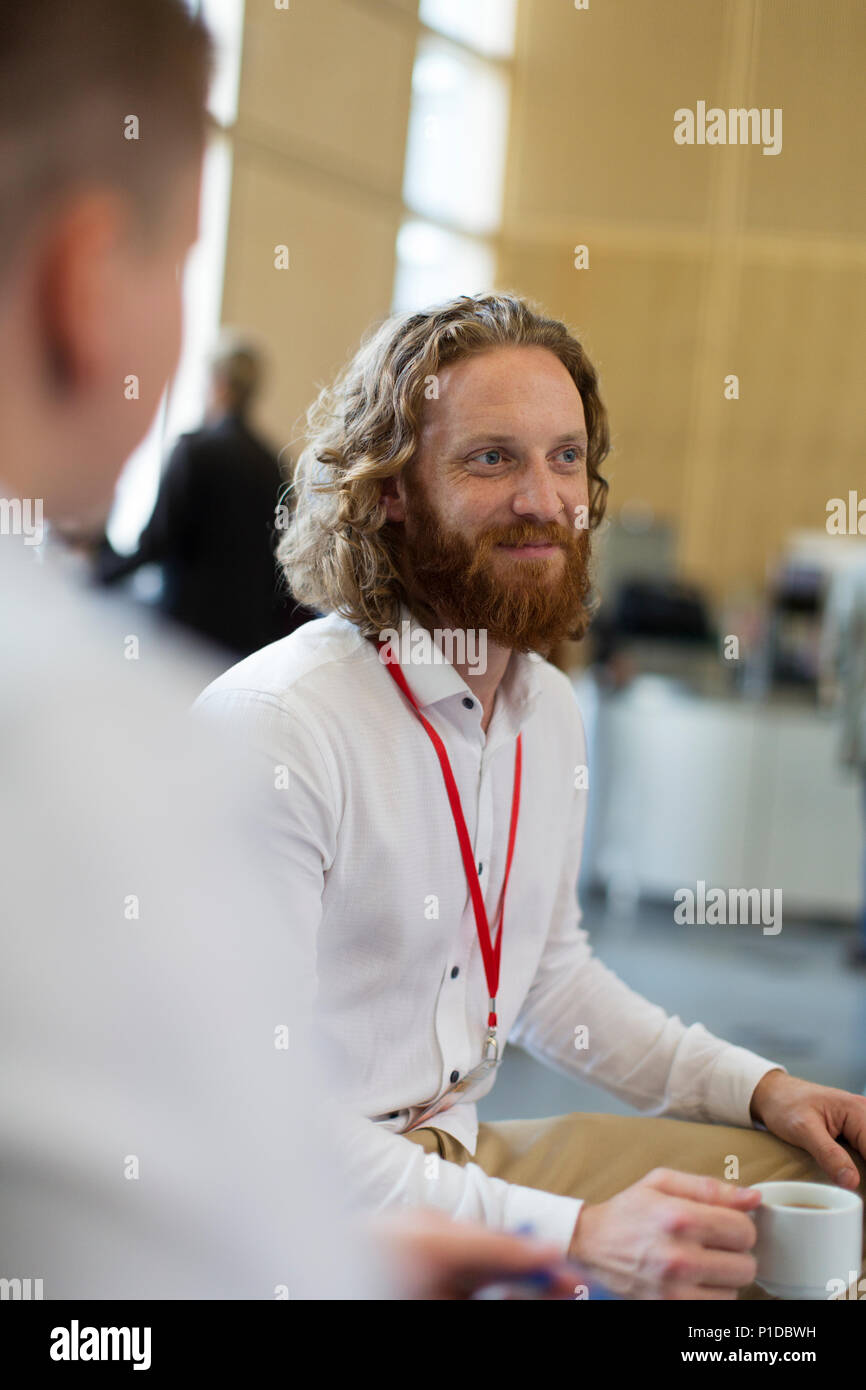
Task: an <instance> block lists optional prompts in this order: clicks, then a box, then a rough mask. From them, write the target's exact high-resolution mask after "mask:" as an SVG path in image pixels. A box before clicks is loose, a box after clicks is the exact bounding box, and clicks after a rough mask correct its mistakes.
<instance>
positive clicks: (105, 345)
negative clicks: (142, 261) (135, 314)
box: [37, 193, 128, 390]
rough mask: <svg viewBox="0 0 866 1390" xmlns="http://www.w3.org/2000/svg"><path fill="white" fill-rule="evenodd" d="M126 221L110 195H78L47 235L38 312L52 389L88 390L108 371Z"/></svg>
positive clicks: (57, 215) (42, 253)
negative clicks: (120, 254)
mask: <svg viewBox="0 0 866 1390" xmlns="http://www.w3.org/2000/svg"><path fill="white" fill-rule="evenodd" d="M127 216H128V214H127V212H126V210H125V209H124V208H123V206H122V204H121V202H120V200H119V199H118V198H116V197H114V196H112V195H111V194H103V193H88V194H78V195H77V196H75V197H74V198H72V199H71V200H70V201H69V202H68V203H66V204H65V205H64V207H63V208H62V209H61V211H60V212H59V213H55V215H54V217H53V219H52V221H51V223H50V225H49V226H48V227H47V228H46V230H45V233H44V235H43V242H42V247H41V249H40V252H39V265H38V271H37V274H38V282H37V295H38V310H39V317H40V329H41V335H42V343H43V351H44V354H45V359H46V363H47V366H48V370H49V371H50V372H51V375H52V378H53V381H54V384H55V385H56V386H60V387H61V388H62V389H64V390H78V389H81V388H86V387H87V386H89V385H91V384H92V383H93V382H94V381H96V380H98V379H99V377H100V376H102V375H103V374H104V373H105V371H106V370H107V369H108V370H110V362H111V359H112V356H113V355H114V354H115V353H116V350H117V344H116V342H115V339H114V336H113V330H112V325H113V322H114V319H115V317H116V315H117V312H118V297H119V296H122V293H123V286H122V284H120V283H119V278H122V270H121V266H120V258H119V256H118V250H119V246H120V243H121V241H122V238H123V235H124V233H125V229H126V218H127Z"/></svg>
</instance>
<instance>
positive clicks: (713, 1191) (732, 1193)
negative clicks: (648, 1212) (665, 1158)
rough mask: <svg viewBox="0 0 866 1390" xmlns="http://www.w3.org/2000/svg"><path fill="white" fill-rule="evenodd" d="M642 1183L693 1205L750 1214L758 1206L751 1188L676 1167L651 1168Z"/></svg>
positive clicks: (758, 1201) (758, 1196)
mask: <svg viewBox="0 0 866 1390" xmlns="http://www.w3.org/2000/svg"><path fill="white" fill-rule="evenodd" d="M644 1181H645V1182H647V1183H649V1184H650V1185H651V1186H652V1187H654V1188H655V1189H656V1190H657V1191H658V1192H666V1193H668V1195H669V1196H671V1197H687V1198H689V1199H690V1200H691V1201H693V1202H710V1203H714V1204H715V1205H716V1206H720V1207H735V1208H737V1209H738V1210H740V1211H753V1210H754V1209H755V1207H758V1206H760V1204H761V1203H760V1193H758V1192H755V1190H754V1188H751V1187H737V1185H736V1184H735V1183H730V1182H722V1181H721V1179H719V1178H707V1177H702V1176H701V1175H700V1174H698V1173H681V1172H679V1171H678V1170H677V1169H675V1168H654V1169H653V1171H652V1172H651V1173H647V1176H646V1178H645V1179H644Z"/></svg>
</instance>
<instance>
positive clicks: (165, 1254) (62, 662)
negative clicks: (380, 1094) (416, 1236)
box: [0, 488, 389, 1300]
mask: <svg viewBox="0 0 866 1390" xmlns="http://www.w3.org/2000/svg"><path fill="white" fill-rule="evenodd" d="M0 492H2V488H0ZM47 550H48V553H47V554H45V556H44V558H43V557H42V555H41V553H40V554H37V552H36V550H35V549H34V548H33V547H28V546H26V545H25V543H24V542H23V541H22V540H21V538H19V537H17V536H10V535H6V534H0V668H2V674H0V766H2V775H0V1277H3V1278H5V1279H21V1280H26V1279H30V1280H34V1279H38V1280H42V1286H41V1294H38V1295H37V1296H41V1297H44V1298H46V1299H58V1298H67V1299H68V1298H88V1299H90V1298H94V1299H105V1298H111V1299H114V1298H121V1299H138V1298H156V1299H166V1298H207V1299H210V1298H254V1299H268V1300H270V1299H274V1298H282V1297H286V1296H288V1297H290V1298H293V1299H294V1298H328V1299H331V1298H372V1297H376V1296H386V1294H387V1290H388V1288H389V1285H388V1282H387V1280H386V1276H385V1273H384V1271H383V1270H382V1269H381V1268H380V1267H379V1257H378V1256H377V1255H376V1254H375V1252H374V1251H373V1250H372V1249H368V1248H367V1247H366V1244H365V1243H364V1242H362V1241H361V1239H360V1237H359V1238H357V1239H356V1237H355V1233H354V1231H353V1229H352V1226H351V1222H350V1219H349V1216H350V1203H349V1193H350V1188H349V1184H348V1182H347V1180H346V1177H345V1175H344V1173H343V1171H342V1169H341V1167H340V1165H339V1156H340V1155H339V1146H338V1145H337V1144H336V1143H335V1141H334V1138H333V1135H332V1134H330V1133H329V1131H328V1126H327V1123H326V1115H327V1109H328V1106H327V1104H326V1105H324V1106H320V1105H319V1104H318V1100H319V1099H321V1098H323V1097H324V1096H325V1094H326V1087H324V1086H323V1083H322V1081H321V1079H319V1080H315V1079H314V1067H313V1059H312V1058H311V1057H310V1055H309V1051H308V1049H307V1048H306V1047H305V1046H304V1037H303V1033H302V1032H301V1030H300V1029H299V1028H298V1027H297V1015H296V1013H295V1011H294V1009H293V1007H292V1000H291V982H292V980H293V978H294V976H295V975H296V973H297V972H296V971H295V966H294V952H295V945H296V938H295V937H293V936H292V935H290V934H288V933H286V931H285V929H284V924H283V920H282V916H281V915H279V914H278V912H277V909H276V907H275V904H274V902H273V901H272V899H271V895H270V892H269V891H267V892H266V891H264V889H265V888H266V886H267V882H268V881H267V876H266V874H264V873H263V872H262V868H261V865H260V864H259V863H258V862H257V854H256V852H255V845H254V843H253V842H252V840H251V837H250V835H249V833H248V831H247V828H246V822H245V820H244V818H243V817H242V815H239V814H237V813H238V811H239V810H240V809H241V807H240V803H241V791H240V783H239V781H238V778H239V776H240V770H239V769H238V768H237V767H234V768H232V769H231V770H229V769H227V768H226V767H224V766H223V763H222V759H221V758H220V757H219V756H218V754H219V750H218V749H215V748H214V747H213V745H212V741H211V739H210V738H209V737H207V738H205V739H204V741H202V739H201V737H200V736H201V735H203V734H209V733H210V731H209V730H205V729H202V728H199V729H196V728H191V727H190V723H191V721H190V720H189V717H188V714H187V711H188V708H189V703H190V701H191V700H192V699H193V698H194V696H195V693H196V692H197V691H198V690H200V689H201V686H202V683H203V682H204V680H206V679H207V678H208V675H206V674H204V672H208V674H210V672H212V670H213V667H212V666H210V667H208V666H207V665H205V666H202V665H201V664H199V662H198V661H197V660H193V659H192V658H191V656H190V655H189V653H188V651H187V653H184V652H183V651H182V650H181V649H180V646H179V644H178V643H175V644H171V643H169V642H168V641H167V640H166V638H165V637H163V636H161V635H160V634H159V633H157V632H156V631H155V630H154V625H153V624H152V622H150V621H149V619H148V615H147V614H146V613H145V612H144V611H142V610H141V609H140V608H138V609H133V608H131V607H130V606H129V605H127V604H125V603H124V604H121V603H119V602H118V601H117V599H116V598H109V597H108V596H106V595H104V594H94V593H90V594H88V593H83V592H78V591H77V590H76V589H75V587H74V579H75V574H74V569H75V567H74V566H73V567H70V566H69V565H68V564H67V563H66V561H65V560H64V559H63V558H62V557H61V559H60V563H58V562H57V560H58V557H56V556H55V557H53V558H52V555H51V550H50V546H49V547H48V548H47ZM40 561H41V563H40ZM132 638H135V639H136V640H137V642H138V648H137V650H136V649H135V645H134V643H133V642H131V640H130V639H132ZM130 657H132V658H133V659H129V658H130ZM232 786H233V787H234V792H233V795H232V796H231V797H230V798H228V797H227V791H228V789H229V787H232ZM284 1027H287V1028H288V1034H287V1035H286V1034H284V1033H282V1032H279V1031H278V1030H281V1029H283V1028H284ZM284 1041H285V1042H287V1043H288V1046H284V1045H283V1043H284ZM290 1098H291V1101H292V1102H293V1105H290V1104H289V1099H290ZM294 1106H300V1108H301V1113H299V1112H298V1110H296V1109H295V1108H294ZM32 1287H34V1288H35V1287H37V1286H32Z"/></svg>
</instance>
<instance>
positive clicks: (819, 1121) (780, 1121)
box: [750, 1071, 866, 1189]
mask: <svg viewBox="0 0 866 1390" xmlns="http://www.w3.org/2000/svg"><path fill="white" fill-rule="evenodd" d="M750 1109H751V1115H752V1119H753V1120H757V1121H758V1122H759V1123H760V1124H762V1125H766V1127H767V1129H768V1130H769V1131H770V1133H771V1134H775V1135H776V1136H777V1137H778V1138H779V1139H784V1140H786V1141H787V1143H789V1144H796V1145H797V1146H798V1147H799V1148H801V1149H805V1150H806V1152H807V1153H810V1154H811V1155H812V1157H813V1158H814V1159H815V1161H816V1162H817V1163H819V1164H820V1165H821V1167H822V1168H823V1169H824V1172H825V1173H827V1175H828V1176H829V1177H831V1178H832V1179H833V1181H834V1182H837V1183H838V1184H839V1186H840V1187H847V1188H849V1189H854V1188H855V1187H859V1185H860V1174H859V1173H858V1171H857V1167H856V1165H855V1164H854V1162H853V1160H852V1158H851V1155H850V1154H848V1153H846V1152H845V1150H844V1149H843V1148H842V1146H841V1144H837V1143H836V1140H837V1139H839V1138H842V1139H846V1140H847V1141H848V1143H849V1144H850V1145H851V1148H852V1149H854V1150H855V1152H856V1153H859V1154H862V1155H863V1157H864V1158H866V1096H855V1095H853V1094H852V1093H851V1092H850V1091H838V1090H836V1088H835V1087H834V1086H819V1085H818V1084H817V1083H816V1082H813V1081H803V1080H802V1079H801V1078H800V1077H798V1076H789V1075H788V1074H787V1072H783V1071H769V1072H767V1074H766V1076H762V1077H761V1079H760V1081H759V1082H758V1084H757V1086H756V1087H755V1089H754V1091H753V1093H752V1102H751V1107H750Z"/></svg>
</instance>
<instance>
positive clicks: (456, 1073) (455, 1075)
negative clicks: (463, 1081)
mask: <svg viewBox="0 0 866 1390" xmlns="http://www.w3.org/2000/svg"><path fill="white" fill-rule="evenodd" d="M459 1080H460V1073H459V1071H452V1073H451V1085H452V1086H453V1085H454V1082H455V1081H459Z"/></svg>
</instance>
